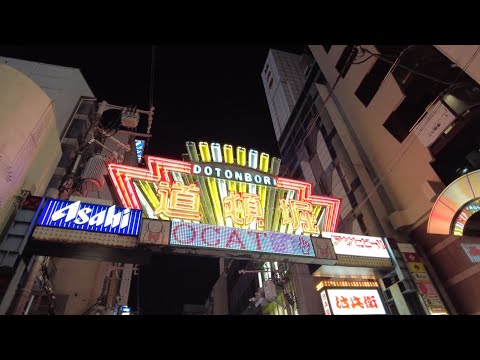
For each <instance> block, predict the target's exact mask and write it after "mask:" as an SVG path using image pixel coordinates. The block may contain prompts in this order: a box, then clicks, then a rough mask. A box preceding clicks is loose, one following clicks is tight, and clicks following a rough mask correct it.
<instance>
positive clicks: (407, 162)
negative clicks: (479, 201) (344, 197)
mask: <svg viewBox="0 0 480 360" xmlns="http://www.w3.org/2000/svg"><path fill="white" fill-rule="evenodd" d="M364 46H365V47H366V48H368V49H369V50H371V51H372V52H376V49H375V48H374V47H373V46H372V45H364ZM344 48H345V45H333V46H332V48H331V49H330V51H329V53H328V54H327V53H326V52H325V51H324V49H323V47H322V46H321V45H311V46H310V49H311V51H312V53H313V55H314V57H315V60H316V61H317V63H318V64H319V66H320V69H321V70H322V72H323V73H324V75H325V77H326V79H327V81H328V83H329V84H330V87H331V86H333V84H334V82H335V81H336V79H337V77H338V71H337V70H336V68H335V65H336V63H337V61H338V59H339V57H340V55H341V53H342V51H343V50H344ZM374 62H375V60H374V58H372V59H370V60H368V61H366V62H365V63H362V64H359V65H352V66H351V67H350V70H349V71H348V72H347V74H346V76H345V78H343V79H342V78H341V79H340V80H339V82H338V84H337V86H336V88H335V92H334V93H335V97H334V98H333V99H330V100H329V104H327V110H329V112H330V115H331V117H332V121H333V122H334V124H335V126H336V128H337V130H338V129H339V128H340V130H339V131H338V133H339V136H340V137H341V139H342V141H343V143H344V144H346V147H347V151H349V155H350V156H351V158H352V162H353V163H354V164H357V165H358V162H356V161H354V160H353V159H355V158H356V157H357V158H358V155H355V154H354V152H355V150H354V149H353V148H352V147H351V146H350V149H349V146H348V145H347V144H349V143H350V144H351V143H352V140H351V135H350V134H348V133H347V132H344V131H341V129H342V128H343V129H345V127H346V126H345V124H342V122H343V123H345V121H349V122H350V124H351V126H352V128H353V132H354V133H355V134H356V136H357V137H358V139H359V140H360V143H361V146H362V147H363V149H364V150H365V153H366V154H367V156H368V158H369V160H370V162H371V164H372V166H373V167H374V169H375V171H376V172H377V176H379V177H384V179H383V181H382V184H383V186H384V188H385V190H386V192H387V193H388V196H389V197H390V199H391V200H392V203H393V206H394V208H395V209H396V210H405V214H406V216H407V217H408V216H409V215H408V213H409V212H411V214H412V215H413V214H414V216H413V217H414V218H416V220H419V219H420V217H424V216H426V214H427V213H428V211H429V210H430V208H431V206H432V203H431V202H430V199H429V198H427V196H425V195H424V194H423V193H422V192H421V190H420V189H421V188H422V185H423V184H424V183H425V182H426V181H427V180H430V181H433V182H438V181H440V179H439V178H438V176H437V174H436V173H435V172H434V170H433V169H432V167H431V166H429V162H430V161H431V157H430V154H429V152H428V150H427V149H426V148H425V147H424V146H423V145H422V144H421V143H420V142H419V141H418V140H417V138H416V137H414V136H412V135H410V137H409V138H407V139H406V140H404V141H403V143H399V142H398V141H397V140H396V139H395V138H394V137H393V136H392V135H391V134H390V133H389V132H388V131H387V129H386V128H385V127H384V126H383V124H384V122H385V121H386V119H387V118H388V117H389V115H390V114H391V113H392V112H393V111H394V110H395V109H396V108H397V107H398V106H399V105H400V103H401V102H402V100H403V98H404V95H403V94H402V91H401V90H400V88H399V86H398V85H397V83H396V82H395V80H394V78H393V76H392V75H389V76H388V77H387V79H386V80H385V81H384V83H383V84H382V86H381V88H380V89H379V91H378V92H377V94H376V95H375V97H374V98H373V100H372V102H371V103H370V104H369V106H368V107H365V106H364V105H363V104H362V103H361V102H360V100H358V98H357V97H356V95H355V91H356V89H357V87H358V86H359V84H360V83H361V81H362V80H363V78H364V77H365V75H366V74H367V72H368V70H369V69H370V67H371V66H373V64H374ZM321 95H322V94H321ZM323 95H325V94H323ZM322 97H324V96H322ZM338 106H341V110H340V109H339V108H338ZM334 107H337V109H333V108H334ZM332 112H333V114H332ZM335 112H336V113H335ZM345 118H346V119H345ZM351 152H353V153H351ZM413 169H414V170H413ZM357 170H358V171H357V172H358V173H359V176H360V179H361V181H362V184H364V186H365V187H366V190H367V191H369V190H371V189H372V188H373V184H372V182H371V180H370V181H369V180H368V179H366V177H365V174H366V172H365V171H362V170H361V169H359V167H357ZM369 185H370V186H369ZM375 208H376V209H377V207H375ZM385 215H386V216H388V215H390V214H385ZM410 220H411V219H410Z"/></svg>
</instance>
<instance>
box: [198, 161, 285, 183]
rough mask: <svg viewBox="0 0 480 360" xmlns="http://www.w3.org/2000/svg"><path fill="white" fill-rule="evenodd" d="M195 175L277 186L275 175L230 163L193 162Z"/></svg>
mask: <svg viewBox="0 0 480 360" xmlns="http://www.w3.org/2000/svg"><path fill="white" fill-rule="evenodd" d="M193 173H194V174H195V175H203V176H211V177H216V178H218V179H226V180H236V181H244V182H246V183H252V184H257V185H268V186H277V179H275V177H274V176H271V175H266V174H263V173H261V172H259V171H255V170H253V169H249V170H245V169H242V168H241V167H239V166H232V165H228V164H215V165H214V166H212V165H207V164H199V163H194V164H193Z"/></svg>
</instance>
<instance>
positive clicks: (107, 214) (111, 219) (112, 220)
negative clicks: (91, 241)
mask: <svg viewBox="0 0 480 360" xmlns="http://www.w3.org/2000/svg"><path fill="white" fill-rule="evenodd" d="M80 204H81V203H80V201H76V202H74V203H72V204H69V205H67V206H65V207H64V208H63V209H60V210H57V211H55V212H54V213H53V214H52V217H51V218H50V219H51V221H52V222H54V221H58V220H61V219H63V218H65V223H68V222H70V221H72V220H73V222H74V223H75V224H77V225H84V224H87V223H88V225H89V226H102V225H103V226H111V228H112V229H113V228H115V227H117V226H118V225H120V229H123V228H124V227H127V226H128V224H129V222H130V212H131V210H130V209H123V211H122V212H119V213H117V214H115V209H116V207H115V205H112V206H110V207H109V208H108V210H103V211H100V212H99V213H97V214H95V215H93V216H92V217H89V216H88V214H90V213H91V212H92V211H93V210H92V208H90V207H83V208H82V209H80ZM84 205H85V204H84Z"/></svg>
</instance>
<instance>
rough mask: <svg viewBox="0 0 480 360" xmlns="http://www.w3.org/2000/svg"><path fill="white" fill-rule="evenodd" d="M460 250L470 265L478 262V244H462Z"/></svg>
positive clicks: (479, 254)
mask: <svg viewBox="0 0 480 360" xmlns="http://www.w3.org/2000/svg"><path fill="white" fill-rule="evenodd" d="M462 248H463V251H465V254H466V255H467V256H468V258H469V259H470V261H471V262H472V263H478V262H480V244H462Z"/></svg>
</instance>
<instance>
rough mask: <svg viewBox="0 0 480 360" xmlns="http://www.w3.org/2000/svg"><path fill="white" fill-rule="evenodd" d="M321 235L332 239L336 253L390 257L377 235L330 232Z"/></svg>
mask: <svg viewBox="0 0 480 360" xmlns="http://www.w3.org/2000/svg"><path fill="white" fill-rule="evenodd" d="M322 236H323V237H325V238H329V239H332V243H333V247H334V249H335V253H336V254H337V255H351V256H367V257H376V258H385V259H389V258H390V256H389V255H388V251H387V249H386V247H385V243H384V242H383V240H382V238H379V237H373V236H365V235H351V234H340V233H330V232H322Z"/></svg>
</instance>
